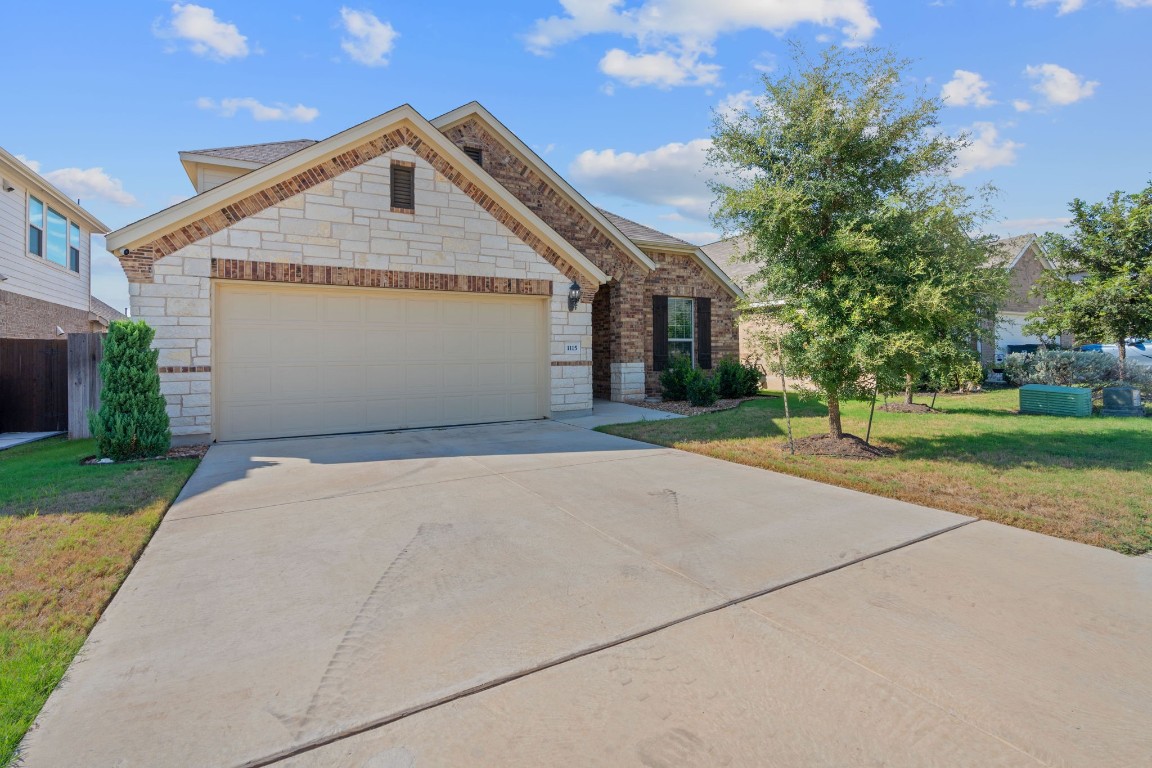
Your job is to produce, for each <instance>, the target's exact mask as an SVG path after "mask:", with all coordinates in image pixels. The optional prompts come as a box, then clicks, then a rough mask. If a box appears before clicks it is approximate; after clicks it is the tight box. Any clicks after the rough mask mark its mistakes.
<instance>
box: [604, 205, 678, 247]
mask: <svg viewBox="0 0 1152 768" xmlns="http://www.w3.org/2000/svg"><path fill="white" fill-rule="evenodd" d="M596 210H598V211H600V213H602V214H604V218H606V219H608V221H610V222H612V224H613V225H614V226H615V227H616V228H617V229H619V230H620V231H621V232H623V233H624V236H625V237H627V238H628V239H629V240H631V241H632V242H634V243H644V244H645V245H674V246H677V247H680V248H683V247H685V246H687V247H688V248H695V247H696V246H694V245H692V243H689V242H688V241H686V240H681V239H680V238H678V237H673V236H672V235H669V234H665V233H664V232H661V231H660V230H657V229H652V227H646V226H644V225H643V224H638V223H636V222H635V221H632V220H631V219H626V218H624V217H623V216H619V215H617V214H615V213H612V212H611V211H606V210H604V209H603V208H597V209H596Z"/></svg>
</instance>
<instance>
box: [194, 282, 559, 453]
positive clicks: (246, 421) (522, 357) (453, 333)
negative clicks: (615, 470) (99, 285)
mask: <svg viewBox="0 0 1152 768" xmlns="http://www.w3.org/2000/svg"><path fill="white" fill-rule="evenodd" d="M216 286H217V292H216V293H217V310H216V317H217V339H218V340H217V344H216V345H215V348H216V351H217V354H216V360H215V365H214V368H215V370H216V374H215V376H216V384H215V387H214V391H215V393H216V398H217V403H216V413H217V418H218V423H217V425H216V432H217V437H218V439H221V440H233V439H244V438H260V437H277V436H291V435H309V434H329V433H338V432H354V431H363V430H372V429H398V428H407V427H421V426H444V425H449V424H470V423H479V422H485V421H503V420H508V419H534V418H540V417H542V416H544V415H545V413H546V408H547V387H548V385H549V377H548V371H547V367H546V366H547V351H548V345H547V343H546V342H547V325H546V323H547V321H548V318H549V315H548V313H547V312H546V305H545V302H544V301H542V300H540V299H532V298H527V297H505V296H499V297H494V296H475V295H471V294H450V293H441V294H438V293H431V292H412V291H399V290H380V289H363V288H317V287H315V286H273V287H268V286H249V285H243V284H239V283H227V282H220V283H217V284H216Z"/></svg>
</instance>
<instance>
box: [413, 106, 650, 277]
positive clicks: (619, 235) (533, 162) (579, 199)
mask: <svg viewBox="0 0 1152 768" xmlns="http://www.w3.org/2000/svg"><path fill="white" fill-rule="evenodd" d="M470 117H478V118H480V119H481V120H482V121H484V122H485V123H487V124H488V126H489V127H490V128H492V129H493V130H494V131H495V132H496V133H497V134H498V135H499V136H500V138H502V139H503V140H504V141H506V142H507V143H508V145H509V147H510V148H511V149H512V151H513V152H515V153H516V154H518V155H520V159H521V160H522V161H524V162H525V163H527V164H528V165H529V166H530V167H533V168H536V169H537V170H539V171H540V172H541V173H542V174H543V175H544V178H546V179H547V180H548V181H549V182H551V183H552V185H553V186H554V187H555V188H556V189H557V190H559V191H560V192H561V193H562V194H563V195H564V196H565V197H567V198H568V199H569V201H570V202H572V203H573V204H574V205H575V206H576V207H577V208H580V209H581V210H582V211H583V212H584V213H585V215H587V216H588V217H589V218H590V219H592V221H594V222H595V223H596V224H597V225H599V226H600V227H601V228H602V229H603V230H604V231H605V232H606V233H607V235H608V236H609V238H611V239H612V241H613V242H614V243H616V245H617V246H619V247H620V248H621V249H622V250H623V251H624V252H625V253H626V254H628V256H629V257H630V258H631V259H632V260H633V261H635V262H636V263H637V264H639V265H640V266H642V267H643V268H644V269H646V270H648V271H652V270H654V269H656V262H654V261H652V259H650V258H649V257H648V255H647V254H645V253H644V252H643V251H641V250H640V248H639V247H637V246H636V244H635V243H634V242H633V241H632V240H631V239H629V238H628V237H627V236H626V235H625V234H624V233H623V232H621V231H620V230H619V228H617V227H616V225H614V224H613V223H612V222H610V221H609V220H608V219H607V218H606V217H605V216H604V214H602V213H600V211H598V210H596V206H594V205H592V203H590V202H588V199H587V198H585V197H584V196H583V195H582V194H580V193H579V192H577V191H576V189H575V188H574V187H573V186H572V185H571V184H569V183H568V182H567V181H565V180H564V177H563V176H561V175H560V174H558V173H556V171H555V170H553V169H552V166H550V165H548V163H546V162H544V160H543V158H541V157H540V156H539V155H538V154H536V153H535V152H533V151H532V149H531V148H529V147H528V145H527V144H525V143H524V142H523V141H521V140H520V137H518V136H517V135H516V134H514V133H513V132H512V131H510V130H508V128H507V126H505V125H504V124H503V123H501V122H500V121H499V120H498V119H496V117H495V116H494V115H493V114H492V113H491V112H489V111H488V110H487V109H485V108H484V106H483V105H482V104H480V102H478V101H471V102H469V103H467V104H465V105H463V106H460V107H457V108H456V109H454V110H452V111H451V112H446V113H444V114H443V115H440V116H439V117H436V118H433V119H432V120H431V121H430V122H431V123H432V125H433V126H435V127H436V129H437V130H439V131H441V132H444V131H447V130H448V129H450V128H452V127H453V126H456V125H458V124H460V123H462V122H464V121H465V120H467V119H468V118H470Z"/></svg>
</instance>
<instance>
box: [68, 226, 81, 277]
mask: <svg viewBox="0 0 1152 768" xmlns="http://www.w3.org/2000/svg"><path fill="white" fill-rule="evenodd" d="M68 269H70V270H72V271H73V272H79V271H80V226H79V225H78V224H76V222H72V223H71V224H69V225H68Z"/></svg>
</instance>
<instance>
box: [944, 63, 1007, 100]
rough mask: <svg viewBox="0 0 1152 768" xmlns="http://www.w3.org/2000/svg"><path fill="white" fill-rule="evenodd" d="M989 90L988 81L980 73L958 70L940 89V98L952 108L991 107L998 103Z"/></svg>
mask: <svg viewBox="0 0 1152 768" xmlns="http://www.w3.org/2000/svg"><path fill="white" fill-rule="evenodd" d="M988 88H989V86H988V81H987V80H985V79H984V78H983V77H981V76H980V75H979V73H977V72H969V71H968V70H966V69H958V70H956V71H955V72H953V73H952V79H951V80H949V81H948V82H946V83H944V86H943V87H942V88H941V89H940V98H942V99H943V100H944V103H945V104H947V105H948V106H950V107H990V106H992V105H993V104H995V103H996V102H995V101H993V100H992V97H991V95H990V94H989V92H988Z"/></svg>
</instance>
